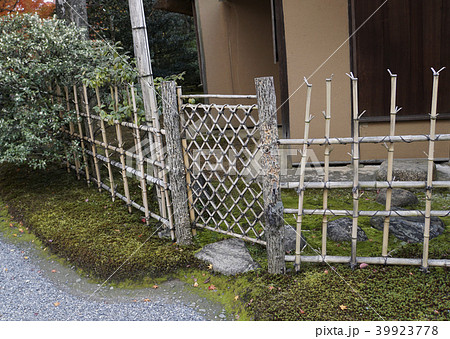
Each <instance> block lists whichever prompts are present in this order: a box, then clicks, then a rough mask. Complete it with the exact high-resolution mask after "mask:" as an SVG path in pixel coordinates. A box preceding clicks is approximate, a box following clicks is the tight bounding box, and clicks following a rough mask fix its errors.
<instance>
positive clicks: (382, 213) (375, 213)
mask: <svg viewBox="0 0 450 339" xmlns="http://www.w3.org/2000/svg"><path fill="white" fill-rule="evenodd" d="M298 211H299V210H298V209H297V208H284V209H283V213H284V214H297V213H298ZM303 214H304V215H332V216H352V215H353V210H331V209H327V210H323V209H303ZM358 215H359V216H361V217H374V216H380V217H387V216H390V217H420V216H422V217H423V216H425V211H412V210H406V211H399V210H391V211H384V210H382V211H380V210H379V211H358ZM430 215H431V216H433V217H448V216H450V211H448V210H444V211H431V212H430Z"/></svg>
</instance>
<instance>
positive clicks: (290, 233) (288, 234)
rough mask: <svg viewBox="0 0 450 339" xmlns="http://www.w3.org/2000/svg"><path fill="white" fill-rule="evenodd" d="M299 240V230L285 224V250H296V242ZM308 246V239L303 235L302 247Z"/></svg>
mask: <svg viewBox="0 0 450 339" xmlns="http://www.w3.org/2000/svg"><path fill="white" fill-rule="evenodd" d="M296 242H297V231H296V230H295V228H294V227H292V226H290V225H284V250H285V251H286V252H291V251H295V244H296ZM305 246H306V240H305V238H304V237H303V232H302V237H301V240H300V248H301V249H303V248H304V247H305Z"/></svg>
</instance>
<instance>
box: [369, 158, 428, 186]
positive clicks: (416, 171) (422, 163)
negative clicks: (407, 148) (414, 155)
mask: <svg viewBox="0 0 450 339" xmlns="http://www.w3.org/2000/svg"><path fill="white" fill-rule="evenodd" d="M427 171H428V161H427V159H396V160H394V166H393V172H392V175H393V177H394V180H396V181H425V180H427ZM386 177H387V161H384V162H383V163H382V164H381V165H380V168H379V169H378V171H377V180H379V181H385V180H386ZM433 179H436V165H434V168H433Z"/></svg>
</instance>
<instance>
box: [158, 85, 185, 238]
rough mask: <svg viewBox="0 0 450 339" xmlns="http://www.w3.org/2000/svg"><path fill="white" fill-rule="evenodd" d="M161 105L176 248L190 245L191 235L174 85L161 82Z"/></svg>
mask: <svg viewBox="0 0 450 339" xmlns="http://www.w3.org/2000/svg"><path fill="white" fill-rule="evenodd" d="M162 101H163V104H162V105H163V116H164V127H165V130H166V143H167V159H168V170H169V178H170V189H171V192H172V206H173V214H174V223H175V236H176V240H177V243H178V244H180V245H189V244H191V243H192V232H191V223H190V220H189V209H188V194H187V188H186V187H187V183H186V173H185V170H184V161H183V150H182V146H181V131H180V114H179V112H178V108H177V107H178V105H177V104H178V103H177V91H176V84H175V82H174V81H169V82H163V84H162Z"/></svg>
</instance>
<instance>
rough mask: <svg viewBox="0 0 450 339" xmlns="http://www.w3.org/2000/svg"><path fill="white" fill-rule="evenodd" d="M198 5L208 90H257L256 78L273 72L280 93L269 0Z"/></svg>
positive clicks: (211, 0) (204, 0)
mask: <svg viewBox="0 0 450 339" xmlns="http://www.w3.org/2000/svg"><path fill="white" fill-rule="evenodd" d="M195 6H196V12H197V20H198V21H197V24H198V27H199V30H200V39H201V49H202V51H201V54H202V55H203V63H204V64H203V72H204V74H203V76H204V80H206V90H207V92H208V93H211V94H254V93H255V83H254V78H256V77H262V76H273V77H274V78H275V83H276V88H277V92H278V93H277V94H279V83H278V81H279V80H278V79H279V77H278V74H279V72H278V66H277V65H276V64H275V63H274V56H273V39H272V19H271V8H270V0H245V1H219V0H196V1H195ZM280 121H281V120H280Z"/></svg>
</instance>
